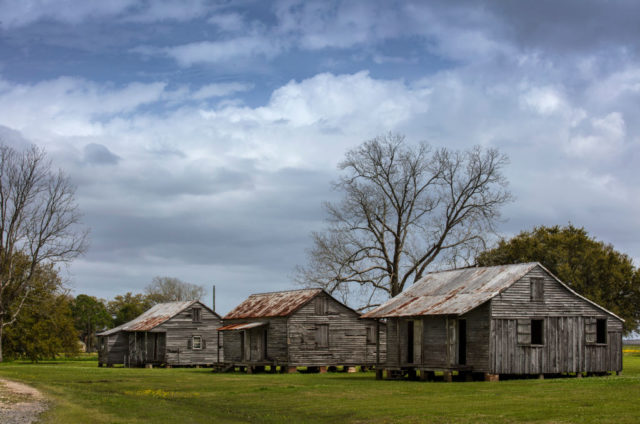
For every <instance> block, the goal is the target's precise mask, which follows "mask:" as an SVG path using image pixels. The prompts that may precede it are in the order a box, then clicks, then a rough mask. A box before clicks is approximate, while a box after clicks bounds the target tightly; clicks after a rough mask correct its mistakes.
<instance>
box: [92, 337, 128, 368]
mask: <svg viewBox="0 0 640 424" xmlns="http://www.w3.org/2000/svg"><path fill="white" fill-rule="evenodd" d="M102 340H104V347H103V345H102V343H103V342H102ZM98 343H99V350H98V362H99V363H100V364H124V357H125V355H126V354H127V349H128V343H129V339H128V337H127V335H126V334H125V333H122V332H120V333H116V334H111V335H109V336H100V338H99V340H98Z"/></svg>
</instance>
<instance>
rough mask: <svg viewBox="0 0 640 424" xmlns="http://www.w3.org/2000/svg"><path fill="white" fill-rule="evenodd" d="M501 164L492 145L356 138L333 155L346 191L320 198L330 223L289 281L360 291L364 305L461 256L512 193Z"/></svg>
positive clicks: (477, 244)
mask: <svg viewBox="0 0 640 424" xmlns="http://www.w3.org/2000/svg"><path fill="white" fill-rule="evenodd" d="M506 163H507V158H506V156H504V155H501V154H500V153H499V152H498V151H497V150H495V149H482V148H480V147H474V148H472V149H470V150H467V151H463V152H459V151H450V150H447V149H444V148H443V149H439V150H434V149H432V148H431V147H429V146H428V145H427V144H424V143H423V144H419V145H416V146H411V145H408V144H406V143H405V140H404V136H402V135H397V134H391V133H390V134H387V135H385V136H379V137H377V138H375V139H373V140H370V141H367V142H365V143H363V144H362V145H360V146H359V147H357V148H356V149H354V150H352V151H350V152H348V153H347V155H346V157H345V159H344V161H342V162H341V163H340V164H339V169H340V170H342V171H344V173H343V175H342V176H341V177H340V178H339V180H338V181H337V182H336V183H335V187H334V188H335V189H337V190H339V191H341V192H343V193H344V197H343V199H342V200H341V201H340V202H336V203H326V204H325V208H326V211H327V213H328V220H327V221H328V227H327V228H326V230H325V231H324V232H315V233H313V234H312V237H313V247H312V248H311V249H310V250H309V252H308V257H309V262H308V264H307V265H306V266H304V267H298V268H297V269H296V276H295V278H296V280H297V281H298V282H299V283H301V284H303V285H307V286H309V285H311V286H320V287H323V288H325V289H327V290H328V291H329V292H332V293H334V294H336V295H339V296H341V297H342V298H343V299H344V300H348V299H349V298H350V296H352V295H354V294H357V295H358V296H359V299H358V301H357V303H359V304H360V305H361V306H362V308H361V309H365V308H367V307H371V306H375V305H377V304H378V303H379V302H380V301H383V300H385V299H387V298H388V297H390V296H391V297H393V296H395V295H397V294H398V293H401V292H402V291H403V290H404V288H405V286H406V285H407V283H410V284H412V283H413V282H415V281H417V280H418V279H420V278H421V277H422V276H423V275H424V274H425V273H426V272H427V270H428V269H431V268H433V267H434V266H436V264H441V265H442V264H443V263H445V262H446V263H448V264H449V265H451V263H452V262H453V263H454V264H459V263H460V262H461V261H462V262H463V263H468V259H469V258H473V256H474V255H473V252H475V251H476V250H477V249H478V248H481V247H483V246H484V244H485V238H486V237H487V235H488V234H491V233H493V231H494V225H495V222H496V221H497V220H498V219H499V217H500V207H501V206H502V205H503V204H505V203H506V202H508V201H510V199H511V194H510V193H509V191H508V190H507V182H506V180H505V178H504V177H503V175H502V173H501V170H502V168H503V167H504V166H505V165H506ZM430 266H431V267H430ZM376 302H378V303H376Z"/></svg>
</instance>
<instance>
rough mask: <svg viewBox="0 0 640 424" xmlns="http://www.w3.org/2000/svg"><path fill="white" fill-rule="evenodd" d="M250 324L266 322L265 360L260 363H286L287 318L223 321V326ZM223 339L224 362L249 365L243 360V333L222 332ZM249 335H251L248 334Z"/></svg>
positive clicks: (248, 361)
mask: <svg viewBox="0 0 640 424" xmlns="http://www.w3.org/2000/svg"><path fill="white" fill-rule="evenodd" d="M250 322H266V323H267V325H266V327H265V328H266V329H267V358H266V360H264V361H260V362H273V363H274V364H286V363H287V318H286V317H274V318H255V319H235V320H225V321H224V325H229V324H240V323H250ZM222 333H223V337H224V357H225V362H230V363H250V362H251V361H250V360H243V357H242V351H241V350H240V347H241V338H242V337H243V335H244V332H243V331H241V330H240V331H223V332H222ZM250 334H251V333H250Z"/></svg>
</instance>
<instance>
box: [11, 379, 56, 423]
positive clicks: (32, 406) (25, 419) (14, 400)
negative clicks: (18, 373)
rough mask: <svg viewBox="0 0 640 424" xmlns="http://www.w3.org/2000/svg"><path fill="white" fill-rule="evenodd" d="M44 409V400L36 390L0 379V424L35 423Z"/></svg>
mask: <svg viewBox="0 0 640 424" xmlns="http://www.w3.org/2000/svg"><path fill="white" fill-rule="evenodd" d="M46 409H47V404H46V401H45V398H44V396H42V393H40V392H39V391H38V390H36V389H34V388H33V387H31V386H27V385H26V384H22V383H18V382H15V381H11V380H5V379H2V378H0V423H2V424H31V423H35V422H37V421H38V417H39V416H40V414H41V413H43V412H44V411H45V410H46Z"/></svg>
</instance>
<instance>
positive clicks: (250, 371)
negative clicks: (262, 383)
mask: <svg viewBox="0 0 640 424" xmlns="http://www.w3.org/2000/svg"><path fill="white" fill-rule="evenodd" d="M247 374H253V367H252V366H251V365H249V366H247Z"/></svg>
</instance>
